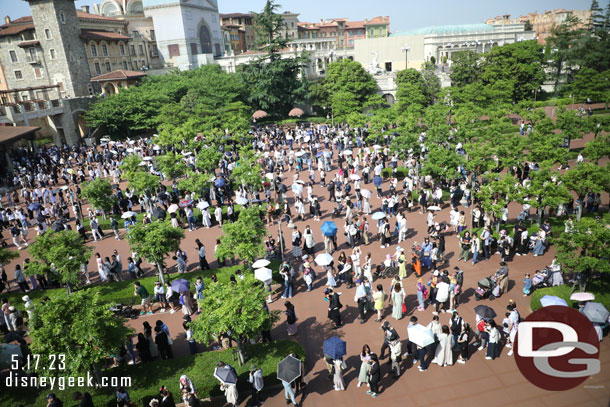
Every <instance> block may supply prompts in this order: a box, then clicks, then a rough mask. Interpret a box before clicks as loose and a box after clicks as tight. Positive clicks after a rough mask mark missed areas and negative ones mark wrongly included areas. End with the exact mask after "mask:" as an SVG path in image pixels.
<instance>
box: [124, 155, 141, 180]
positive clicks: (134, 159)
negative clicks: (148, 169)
mask: <svg viewBox="0 0 610 407" xmlns="http://www.w3.org/2000/svg"><path fill="white" fill-rule="evenodd" d="M141 163H142V158H140V156H139V155H137V154H129V155H128V156H126V157H125V158H123V161H121V166H120V167H119V168H120V169H121V172H122V173H123V175H124V177H123V178H129V177H130V176H132V175H133V173H135V172H136V171H142V166H141V165H140V164H141Z"/></svg>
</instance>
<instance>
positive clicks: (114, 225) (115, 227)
mask: <svg viewBox="0 0 610 407" xmlns="http://www.w3.org/2000/svg"><path fill="white" fill-rule="evenodd" d="M110 228H111V229H112V232H113V233H114V238H115V239H116V240H121V236H120V235H119V222H117V220H116V218H115V217H114V216H113V217H111V218H110Z"/></svg>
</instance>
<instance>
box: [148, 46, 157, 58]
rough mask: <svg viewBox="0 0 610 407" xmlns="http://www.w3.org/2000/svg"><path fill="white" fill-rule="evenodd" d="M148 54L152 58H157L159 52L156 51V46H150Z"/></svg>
mask: <svg viewBox="0 0 610 407" xmlns="http://www.w3.org/2000/svg"><path fill="white" fill-rule="evenodd" d="M150 54H151V55H152V56H153V57H156V56H158V55H159V50H158V49H157V46H156V45H154V44H153V45H151V46H150Z"/></svg>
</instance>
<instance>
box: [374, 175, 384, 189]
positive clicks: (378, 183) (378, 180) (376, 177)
mask: <svg viewBox="0 0 610 407" xmlns="http://www.w3.org/2000/svg"><path fill="white" fill-rule="evenodd" d="M382 183H383V179H381V177H380V176H379V175H375V178H373V185H375V186H376V187H379V186H381V184H382Z"/></svg>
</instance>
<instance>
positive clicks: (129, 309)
mask: <svg viewBox="0 0 610 407" xmlns="http://www.w3.org/2000/svg"><path fill="white" fill-rule="evenodd" d="M127 302H129V301H127ZM134 303H135V297H133V299H132V300H131V304H128V305H123V304H120V303H118V304H115V305H113V306H111V307H110V311H112V312H113V313H114V316H116V317H123V318H128V319H136V318H137V317H138V315H139V312H138V310H136V309H133V306H134Z"/></svg>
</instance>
